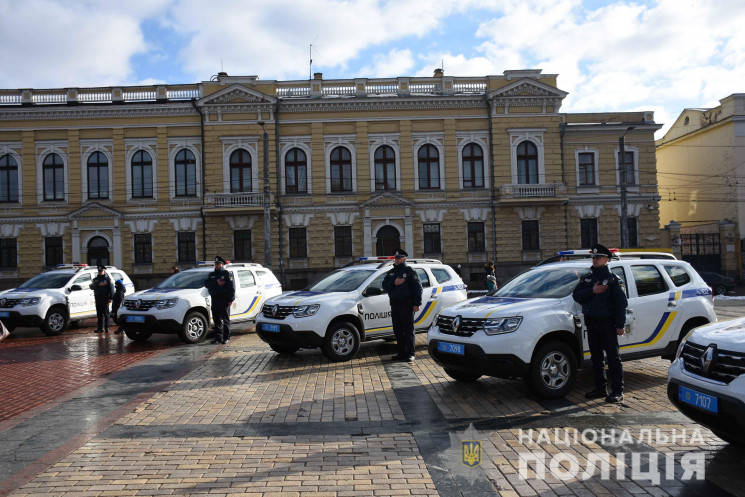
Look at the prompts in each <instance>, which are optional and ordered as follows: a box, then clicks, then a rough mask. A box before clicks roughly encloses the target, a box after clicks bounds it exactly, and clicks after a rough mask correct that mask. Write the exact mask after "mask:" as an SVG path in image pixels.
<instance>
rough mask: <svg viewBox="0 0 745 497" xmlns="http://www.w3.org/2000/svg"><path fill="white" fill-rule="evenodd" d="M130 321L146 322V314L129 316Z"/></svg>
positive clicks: (128, 320)
mask: <svg viewBox="0 0 745 497" xmlns="http://www.w3.org/2000/svg"><path fill="white" fill-rule="evenodd" d="M127 322H128V323H144V322H145V316H127Z"/></svg>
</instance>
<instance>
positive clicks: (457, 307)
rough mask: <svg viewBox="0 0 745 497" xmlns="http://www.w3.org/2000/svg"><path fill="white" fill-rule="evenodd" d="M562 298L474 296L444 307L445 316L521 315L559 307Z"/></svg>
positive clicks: (561, 303)
mask: <svg viewBox="0 0 745 497" xmlns="http://www.w3.org/2000/svg"><path fill="white" fill-rule="evenodd" d="M562 305H563V299H544V298H537V299H533V298H514V297H476V298H473V299H468V300H464V301H463V302H460V303H458V304H453V305H451V306H448V307H446V308H444V309H443V310H442V312H441V314H444V315H446V316H457V315H460V316H464V317H469V318H487V317H497V316H522V315H525V314H527V313H530V312H539V311H545V309H546V308H547V307H549V306H550V307H561V306H562Z"/></svg>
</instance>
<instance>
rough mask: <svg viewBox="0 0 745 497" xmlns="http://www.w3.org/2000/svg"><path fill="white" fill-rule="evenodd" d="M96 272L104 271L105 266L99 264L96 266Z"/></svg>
mask: <svg viewBox="0 0 745 497" xmlns="http://www.w3.org/2000/svg"><path fill="white" fill-rule="evenodd" d="M98 270H99V271H106V266H104V265H103V264H99V265H98Z"/></svg>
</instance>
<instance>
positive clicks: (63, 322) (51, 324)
mask: <svg viewBox="0 0 745 497" xmlns="http://www.w3.org/2000/svg"><path fill="white" fill-rule="evenodd" d="M66 328H67V312H65V311H64V309H63V308H61V307H52V308H51V309H49V310H48V311H47V315H46V316H45V317H44V322H43V323H42V324H41V331H42V332H44V334H45V335H47V336H50V337H54V336H57V335H59V334H60V333H62V332H63V331H65V329H66Z"/></svg>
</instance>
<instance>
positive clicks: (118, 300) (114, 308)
mask: <svg viewBox="0 0 745 497" xmlns="http://www.w3.org/2000/svg"><path fill="white" fill-rule="evenodd" d="M125 293H127V289H126V288H125V286H124V280H122V279H121V278H119V279H118V280H116V281H115V282H114V298H113V299H112V301H111V319H113V320H114V322H115V323H116V324H119V319H118V317H117V313H118V312H119V307H121V305H122V302H123V301H124V294H125ZM122 331H124V330H122V329H121V327H120V328H119V329H118V330H116V331H115V332H114V335H118V334H119V333H121V332H122Z"/></svg>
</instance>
